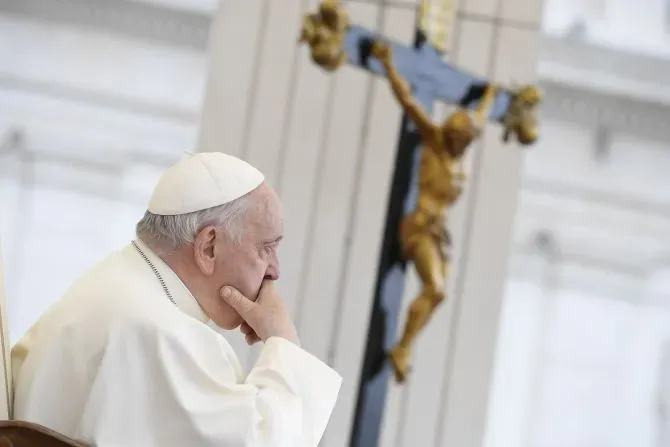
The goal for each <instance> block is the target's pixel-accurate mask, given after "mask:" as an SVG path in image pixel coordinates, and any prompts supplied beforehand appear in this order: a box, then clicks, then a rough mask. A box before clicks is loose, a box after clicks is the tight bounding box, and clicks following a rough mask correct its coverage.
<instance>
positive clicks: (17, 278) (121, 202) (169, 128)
mask: <svg viewBox="0 0 670 447" xmlns="http://www.w3.org/2000/svg"><path fill="white" fill-rule="evenodd" d="M0 55H1V57H0V141H2V143H1V144H0V238H1V239H2V240H3V246H4V254H5V257H6V259H7V278H8V280H7V284H8V294H9V297H10V298H9V313H10V316H11V318H10V326H11V334H12V336H11V338H12V340H14V341H15V340H16V339H17V337H18V336H19V335H20V334H21V333H23V332H24V331H25V330H26V329H27V328H28V327H29V325H30V324H32V322H33V321H34V320H35V318H36V317H37V316H38V315H39V314H40V313H41V312H42V311H43V310H44V309H45V308H46V307H48V305H49V304H50V303H51V302H53V300H54V299H56V298H57V297H58V296H59V295H60V294H62V293H63V292H64V290H65V289H66V288H67V286H68V284H69V283H70V281H72V279H74V278H75V277H76V276H77V275H79V274H80V273H81V272H82V271H83V270H84V269H86V268H87V267H88V266H89V265H90V264H91V262H93V261H94V260H96V259H99V258H100V257H102V256H104V254H105V253H106V252H108V251H109V250H110V249H112V248H114V247H119V246H120V245H122V244H124V243H126V242H127V241H129V240H130V238H131V237H133V234H134V228H133V224H134V222H135V221H136V220H137V219H138V218H139V217H140V216H141V214H142V213H143V210H144V208H145V205H146V200H147V197H148V194H150V191H151V189H152V187H153V184H154V182H155V179H156V178H157V175H158V173H159V172H160V170H162V169H163V168H164V167H165V166H167V165H169V164H170V163H171V162H173V161H175V160H177V159H178V158H179V157H180V156H181V155H182V154H183V152H184V151H189V150H192V149H193V145H194V144H195V136H196V130H197V118H198V114H199V108H200V101H201V98H202V93H203V87H204V80H205V67H206V56H205V55H204V54H203V53H202V52H201V51H198V50H187V49H183V48H178V47H172V46H167V45H161V44H159V43H156V42H150V41H141V40H133V39H130V38H125V37H122V36H119V35H113V34H107V33H102V32H95V31H92V30H90V29H86V28H71V27H67V26H64V25H59V24H55V23H51V22H42V21H38V20H31V19H29V18H27V17H24V16H13V15H0ZM16 136H18V137H16Z"/></svg>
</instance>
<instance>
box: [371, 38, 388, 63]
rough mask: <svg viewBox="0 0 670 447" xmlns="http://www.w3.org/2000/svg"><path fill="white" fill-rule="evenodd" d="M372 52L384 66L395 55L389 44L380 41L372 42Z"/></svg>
mask: <svg viewBox="0 0 670 447" xmlns="http://www.w3.org/2000/svg"><path fill="white" fill-rule="evenodd" d="M371 51H372V55H373V56H374V57H376V58H377V59H379V60H380V61H381V62H382V63H384V64H386V63H388V62H389V61H390V60H391V56H392V55H393V50H391V47H390V46H389V45H388V44H386V43H383V42H380V41H378V40H375V41H374V42H372V49H371Z"/></svg>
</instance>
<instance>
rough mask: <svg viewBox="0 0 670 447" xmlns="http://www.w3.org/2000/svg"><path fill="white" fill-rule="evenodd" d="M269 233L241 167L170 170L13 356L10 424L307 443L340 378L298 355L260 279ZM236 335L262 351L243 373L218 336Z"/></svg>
mask: <svg viewBox="0 0 670 447" xmlns="http://www.w3.org/2000/svg"><path fill="white" fill-rule="evenodd" d="M54 237H57V236H56V235H55V236H54ZM281 238H282V216H281V207H280V203H279V199H278V198H277V196H276V194H275V193H274V191H273V190H272V189H271V188H270V187H269V186H267V184H265V183H264V177H263V175H262V174H261V173H260V172H259V171H257V170H256V169H255V168H253V167H252V166H250V165H248V164H247V163H245V162H243V161H242V160H239V159H237V158H234V157H231V156H228V155H225V154H222V153H202V154H197V155H193V156H190V157H188V158H186V159H184V160H182V161H181V162H179V163H177V164H176V165H174V166H172V167H171V168H170V169H168V170H167V171H166V172H165V174H164V175H163V176H162V178H161V179H160V181H159V183H158V185H157V187H156V189H155V191H154V194H153V197H152V198H151V201H150V203H149V207H148V211H147V212H146V214H145V215H144V217H143V218H142V219H141V220H140V222H139V223H138V224H137V239H136V240H134V241H133V242H132V243H131V244H129V245H128V246H127V247H125V248H124V249H122V250H121V251H119V252H117V253H113V254H112V255H111V256H109V257H108V258H106V259H105V260H103V261H102V262H101V263H100V264H98V265H96V266H95V267H93V268H92V269H91V270H90V271H89V272H88V273H86V274H85V275H84V276H83V277H82V278H80V279H79V280H78V281H77V282H75V283H74V285H73V286H72V287H71V288H70V289H69V291H68V292H67V293H66V294H65V296H64V297H63V298H62V299H60V300H59V301H58V302H57V303H56V304H55V305H54V306H53V307H52V308H51V309H50V310H49V311H48V312H46V314H45V315H44V316H42V317H41V318H40V319H39V321H38V322H37V323H36V324H35V325H34V326H33V327H32V328H31V329H30V330H29V331H28V333H27V334H26V335H25V336H24V337H23V338H22V339H21V341H20V342H19V343H18V344H17V345H16V346H15V347H14V349H13V350H12V362H13V376H14V384H15V395H14V417H15V419H19V420H27V421H31V422H36V423H39V424H42V425H45V426H47V427H49V428H52V429H54V430H56V431H58V432H60V433H62V434H65V435H68V436H70V437H73V438H75V439H78V440H81V441H83V442H86V443H88V444H94V445H96V446H97V447H107V446H115V447H116V446H123V447H132V446H137V447H140V446H141V447H151V446H156V447H158V446H160V447H170V446H175V447H177V446H178V447H184V446H194V447H195V446H198V447H205V446H211V447H214V446H216V447H224V446H225V447H233V446H258V447H261V446H286V447H298V446H305V447H306V446H309V447H313V446H316V445H317V444H318V443H319V440H320V439H321V437H322V435H323V432H324V430H325V426H326V424H327V421H328V419H329V417H330V414H331V412H332V410H333V407H334V405H335V401H336V398H337V394H338V392H339V387H340V384H341V378H340V376H339V375H338V374H337V373H336V372H335V371H333V370H332V369H330V368H329V367H328V366H327V365H325V364H323V363H322V362H321V361H319V360H317V359H316V358H314V357H312V356H311V355H310V354H308V353H307V352H305V351H303V350H302V349H301V348H300V347H299V346H300V344H299V341H298V337H297V335H296V331H295V328H294V326H293V324H292V323H291V321H290V319H289V316H288V315H287V312H286V310H285V309H284V307H283V304H282V299H281V298H280V297H279V295H278V294H277V292H276V290H275V289H274V287H273V285H272V283H273V281H274V280H276V279H277V278H278V277H279V260H278V255H277V248H278V245H279V243H280V241H281ZM65 255H66V256H67V254H65ZM238 327H239V328H240V330H241V331H242V332H244V334H245V335H246V339H247V342H248V343H249V344H253V343H255V342H262V343H263V344H264V346H263V348H262V350H261V354H260V357H259V359H258V361H257V362H256V364H255V366H254V367H253V369H252V370H251V372H250V373H249V374H248V375H247V376H246V377H245V375H244V374H243V371H242V369H241V367H240V363H239V361H238V359H237V357H236V356H235V353H234V352H233V350H232V348H231V346H230V345H229V344H228V342H226V339H225V338H224V337H223V336H222V335H220V333H219V328H222V329H227V330H231V329H235V328H238Z"/></svg>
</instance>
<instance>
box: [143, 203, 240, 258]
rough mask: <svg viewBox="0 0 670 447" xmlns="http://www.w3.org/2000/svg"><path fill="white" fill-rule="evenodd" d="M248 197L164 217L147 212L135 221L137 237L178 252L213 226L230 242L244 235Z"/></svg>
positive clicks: (234, 241) (238, 240)
mask: <svg viewBox="0 0 670 447" xmlns="http://www.w3.org/2000/svg"><path fill="white" fill-rule="evenodd" d="M249 204H250V200H249V194H247V195H245V196H242V197H240V198H239V199H236V200H233V201H232V202H229V203H225V204H223V205H219V206H215V207H212V208H207V209H204V210H201V211H195V212H192V213H187V214H178V215H174V216H163V215H159V214H153V213H151V212H149V211H147V212H145V213H144V216H143V217H142V219H140V221H139V222H137V225H136V227H135V232H136V234H137V237H139V238H140V239H141V240H143V241H144V242H146V243H154V244H158V245H159V246H160V247H162V248H169V249H179V248H181V247H183V246H185V245H187V244H190V243H193V241H194V240H195V236H196V235H197V234H198V232H199V231H200V230H202V229H203V228H204V227H206V226H208V225H213V226H215V227H216V228H219V229H220V230H222V231H223V232H224V234H225V235H226V237H227V238H228V239H229V240H230V241H231V242H233V243H240V242H241V241H242V237H243V235H244V233H243V232H244V216H245V214H246V212H247V210H248V209H249Z"/></svg>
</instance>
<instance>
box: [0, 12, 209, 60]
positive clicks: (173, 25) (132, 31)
mask: <svg viewBox="0 0 670 447" xmlns="http://www.w3.org/2000/svg"><path fill="white" fill-rule="evenodd" d="M0 13H5V14H15V15H21V16H25V17H29V18H31V19H37V20H44V21H50V22H60V23H66V24H70V25H75V26H81V27H86V28H94V29H96V30H106V31H111V32H114V33H118V34H121V35H125V36H132V37H139V38H143V39H151V40H154V41H159V42H163V43H166V44H170V45H177V46H185V47H189V48H196V49H202V50H204V49H205V48H206V47H207V39H208V35H209V27H210V24H211V21H212V14H211V13H208V12H207V11H202V10H195V9H194V10H187V9H183V8H180V9H177V8H169V7H165V6H160V5H157V4H154V3H150V2H141V1H132V0H114V1H111V0H19V1H17V0H0Z"/></svg>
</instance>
